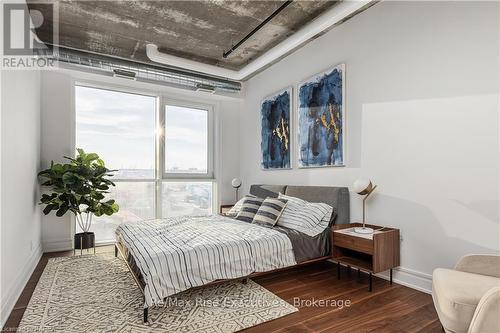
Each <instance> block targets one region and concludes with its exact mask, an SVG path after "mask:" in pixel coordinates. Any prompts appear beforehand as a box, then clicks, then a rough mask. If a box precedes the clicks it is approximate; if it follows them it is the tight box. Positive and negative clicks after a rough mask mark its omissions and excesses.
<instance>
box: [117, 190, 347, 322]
mask: <svg viewBox="0 0 500 333" xmlns="http://www.w3.org/2000/svg"><path fill="white" fill-rule="evenodd" d="M279 193H283V194H286V195H288V196H293V197H298V198H301V199H304V200H307V201H309V202H323V203H327V204H329V205H330V206H332V207H333V212H334V213H333V214H332V218H331V221H330V225H329V227H328V228H326V229H325V230H324V231H323V232H321V233H320V234H318V235H316V236H314V237H311V236H308V235H305V234H303V233H301V232H298V231H296V230H293V229H289V228H286V227H281V226H274V227H265V226H261V225H256V224H251V223H246V222H242V221H237V220H235V219H232V218H229V217H225V216H222V215H211V216H186V217H176V218H169V219H160V220H148V221H141V222H135V223H126V224H122V225H120V226H119V227H118V229H117V231H116V244H115V255H118V253H120V254H121V256H122V257H123V258H124V259H125V261H126V263H127V266H128V268H129V269H130V272H131V273H132V275H133V277H134V279H135V281H136V283H137V285H138V286H139V287H140V288H141V290H142V291H143V294H144V322H147V319H148V309H149V307H151V306H155V305H161V304H162V302H163V301H164V300H165V299H166V298H167V297H169V296H171V295H175V294H177V293H179V292H181V291H184V290H187V289H190V288H196V287H201V286H205V285H209V284H214V283H220V282H224V281H228V280H231V279H248V278H251V277H255V276H259V275H263V274H269V273H271V272H276V271H279V270H282V269H287V268H290V267H294V266H297V265H304V264H309V263H312V262H315V261H320V260H325V259H329V258H330V252H331V235H332V233H331V232H330V227H331V226H332V225H333V224H334V223H335V224H345V223H349V192H348V190H347V188H345V187H320V186H286V185H252V186H251V187H250V194H253V195H255V196H257V197H261V198H266V197H277V196H278V194H279Z"/></svg>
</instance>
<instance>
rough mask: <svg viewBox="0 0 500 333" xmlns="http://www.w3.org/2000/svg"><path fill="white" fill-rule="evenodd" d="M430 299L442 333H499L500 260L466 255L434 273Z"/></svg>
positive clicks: (494, 257)
mask: <svg viewBox="0 0 500 333" xmlns="http://www.w3.org/2000/svg"><path fill="white" fill-rule="evenodd" d="M432 298H433V300H434V306H435V307H436V311H437V313H438V316H439V320H440V321H441V324H442V325H443V328H444V330H445V332H451V333H462V332H463V333H490V332H491V333H498V332H500V256H499V255H468V256H465V257H463V258H461V259H460V260H459V261H458V263H457V264H456V266H455V268H454V269H444V268H438V269H436V270H434V272H433V274H432Z"/></svg>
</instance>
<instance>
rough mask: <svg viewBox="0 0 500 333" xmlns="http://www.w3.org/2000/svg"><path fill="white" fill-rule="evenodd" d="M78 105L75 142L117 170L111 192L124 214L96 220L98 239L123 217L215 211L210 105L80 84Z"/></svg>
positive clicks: (105, 238)
mask: <svg viewBox="0 0 500 333" xmlns="http://www.w3.org/2000/svg"><path fill="white" fill-rule="evenodd" d="M160 101H165V102H162V105H158V104H160ZM75 110H76V147H79V148H83V149H84V150H85V151H88V152H96V153H98V154H99V155H100V156H101V158H102V159H103V160H104V161H105V162H106V166H107V167H108V168H110V169H116V170H117V171H116V172H114V176H113V181H114V182H115V184H116V187H114V188H112V190H111V191H110V193H109V194H108V197H109V198H113V199H115V200H116V201H117V203H118V204H119V205H120V211H119V212H118V213H117V214H114V215H112V216H103V217H99V218H97V217H95V218H94V222H93V226H92V231H94V232H95V233H96V241H97V242H98V243H109V242H113V241H114V231H115V229H116V226H117V225H118V224H120V223H121V222H127V221H139V220H143V219H150V218H162V217H172V216H181V215H204V214H211V213H212V212H213V192H214V191H213V188H214V179H213V167H212V161H213V158H212V145H213V140H212V132H211V131H212V125H211V122H212V120H211V119H212V115H211V113H212V110H211V108H210V106H203V105H190V104H185V103H184V104H183V103H177V102H176V103H174V102H173V101H169V100H168V99H167V98H163V97H162V98H161V99H160V98H159V96H148V95H140V94H133V93H128V92H119V91H114V90H106V89H98V88H94V87H87V86H81V85H77V86H76V87H75ZM159 110H162V112H159ZM156 129H161V131H159V132H158V133H157V131H156ZM160 133H161V135H160ZM157 134H158V135H157ZM76 232H80V230H76Z"/></svg>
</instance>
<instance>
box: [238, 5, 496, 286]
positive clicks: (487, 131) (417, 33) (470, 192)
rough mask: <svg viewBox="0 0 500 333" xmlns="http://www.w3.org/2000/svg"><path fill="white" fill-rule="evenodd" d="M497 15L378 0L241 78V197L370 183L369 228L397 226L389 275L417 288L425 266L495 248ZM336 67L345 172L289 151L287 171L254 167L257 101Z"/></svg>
mask: <svg viewBox="0 0 500 333" xmlns="http://www.w3.org/2000/svg"><path fill="white" fill-rule="evenodd" d="M499 13H500V11H499V4H498V3H496V2H489V3H478V2H475V3H472V2H420V3H416V2H392V1H387V2H381V3H379V4H377V5H375V6H374V7H372V8H370V9H368V10H367V11H365V12H363V13H361V14H360V15H358V16H356V17H354V18H352V19H351V20H349V21H347V22H346V23H344V24H342V25H340V26H338V27H336V28H334V29H333V30H331V31H330V32H328V33H327V34H325V35H323V36H322V37H320V38H318V39H316V40H315V41H313V42H311V43H310V44H308V45H307V46H306V47H304V48H302V49H300V50H298V51H297V52H295V53H293V54H292V55H290V56H288V57H287V58H285V59H283V60H282V61H280V62H279V63H277V64H275V65H273V66H272V67H270V68H269V69H267V70H266V71H264V72H262V73H260V74H259V75H257V76H255V77H254V78H252V79H251V80H249V81H248V82H247V85H246V99H245V106H244V111H243V113H242V114H241V117H240V123H241V125H240V126H241V128H242V133H241V137H240V147H241V155H240V156H241V160H240V175H241V178H242V180H243V181H244V191H245V190H248V186H249V185H250V184H252V183H270V184H299V185H338V186H350V185H351V184H352V183H353V181H354V180H355V179H356V178H358V177H359V176H361V175H364V176H367V177H370V178H372V179H373V180H374V182H375V183H377V184H378V185H379V187H378V188H377V190H376V193H374V195H373V197H372V198H371V200H370V202H369V204H368V215H367V216H368V217H367V218H368V221H369V222H371V223H374V224H381V225H389V226H394V227H398V228H400V229H401V232H402V237H403V241H402V243H401V246H402V247H401V269H400V270H399V271H398V272H397V273H396V275H395V278H396V279H398V280H399V281H401V282H402V283H406V284H411V285H413V286H416V287H418V288H421V289H424V290H429V289H430V274H431V273H432V270H433V269H434V268H436V267H451V266H453V264H454V263H455V262H456V260H457V259H458V258H459V257H460V256H462V255H464V254H466V253H474V252H478V253H479V252H495V251H498V250H499V232H500V227H499V210H498V207H499V188H498V184H499V181H500V180H499V112H498V106H499V105H498V92H499V75H498V74H499ZM339 63H345V64H346V112H347V113H346V118H347V128H346V133H347V136H346V147H347V153H346V155H347V166H346V167H343V168H321V169H300V170H299V169H297V168H296V165H297V163H296V160H297V158H296V156H295V155H296V150H295V151H294V156H293V161H294V166H295V169H293V170H290V171H262V170H261V168H260V118H259V105H260V100H261V99H262V98H263V97H264V96H266V95H268V94H269V93H272V92H273V91H276V90H279V89H281V88H283V87H286V86H289V85H293V86H294V87H296V84H297V83H298V82H300V81H301V80H303V79H305V78H307V77H309V76H311V75H313V74H315V73H317V72H321V71H323V70H325V69H327V68H328V67H329V66H332V65H336V64H339ZM294 113H295V111H294ZM243 129H244V130H243ZM295 135H296V133H294V132H292V136H293V139H295ZM294 141H295V140H294ZM293 147H295V145H293ZM351 206H352V207H351V211H352V213H351V214H352V220H353V221H357V220H359V218H360V213H361V205H360V198H359V197H357V196H351Z"/></svg>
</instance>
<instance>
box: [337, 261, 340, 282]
mask: <svg viewBox="0 0 500 333" xmlns="http://www.w3.org/2000/svg"><path fill="white" fill-rule="evenodd" d="M337 279H338V280H340V262H338V263H337Z"/></svg>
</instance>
